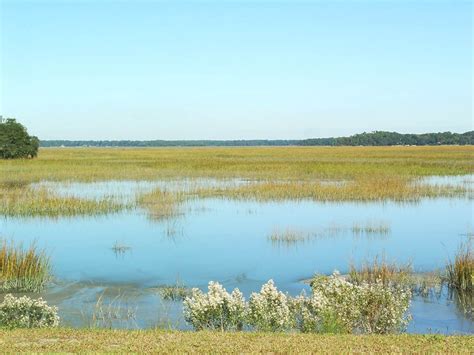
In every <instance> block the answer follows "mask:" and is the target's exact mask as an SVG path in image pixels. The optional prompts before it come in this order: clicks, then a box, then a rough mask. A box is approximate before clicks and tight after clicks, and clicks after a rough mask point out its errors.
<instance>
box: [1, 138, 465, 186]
mask: <svg viewBox="0 0 474 355" xmlns="http://www.w3.org/2000/svg"><path fill="white" fill-rule="evenodd" d="M473 160H474V147H472V146H460V147H456V146H440V147H229V148H225V147H212V148H211V147H203V148H114V149H110V148H68V149H61V148H51V149H48V148H41V149H40V151H39V154H38V158H37V159H30V160H23V159H22V160H2V161H0V171H2V172H3V173H4V174H0V183H1V182H4V181H11V180H12V177H14V178H15V179H14V180H15V181H21V182H38V181H45V180H52V181H104V180H110V179H114V180H156V179H167V178H177V177H189V178H195V177H204V178H209V177H213V178H217V179H221V178H244V179H292V180H293V179H295V180H308V181H309V180H316V179H327V180H341V179H343V180H354V179H356V178H357V177H364V176H373V175H385V176H403V177H417V176H420V177H421V176H429V175H462V174H472V173H473V171H474V166H473Z"/></svg>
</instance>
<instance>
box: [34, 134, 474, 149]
mask: <svg viewBox="0 0 474 355" xmlns="http://www.w3.org/2000/svg"><path fill="white" fill-rule="evenodd" d="M40 145H41V146H42V147H213V146H216V147H236V146H392V145H474V131H469V132H466V133H451V132H441V133H423V134H401V133H397V132H385V131H375V132H370V133H366V132H364V133H360V134H355V135H353V136H349V137H331V138H310V139H303V140H264V139H258V140H169V141H168V140H148V141H136V140H117V141H110V140H100V141H94V140H85V141H84V140H78V141H70V140H46V141H41V142H40Z"/></svg>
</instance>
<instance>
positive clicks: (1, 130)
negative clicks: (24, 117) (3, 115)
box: [0, 118, 39, 159]
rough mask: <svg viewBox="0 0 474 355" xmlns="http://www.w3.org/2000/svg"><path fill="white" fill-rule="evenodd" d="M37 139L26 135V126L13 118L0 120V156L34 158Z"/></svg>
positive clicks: (37, 144) (37, 145)
mask: <svg viewBox="0 0 474 355" xmlns="http://www.w3.org/2000/svg"><path fill="white" fill-rule="evenodd" d="M38 147H39V140H38V138H37V137H34V136H30V135H28V131H27V130H26V128H25V127H24V126H23V125H22V124H20V123H18V122H16V120H14V119H13V118H9V119H7V120H6V121H5V122H1V121H0V158H2V159H17V158H34V157H36V156H37V155H38Z"/></svg>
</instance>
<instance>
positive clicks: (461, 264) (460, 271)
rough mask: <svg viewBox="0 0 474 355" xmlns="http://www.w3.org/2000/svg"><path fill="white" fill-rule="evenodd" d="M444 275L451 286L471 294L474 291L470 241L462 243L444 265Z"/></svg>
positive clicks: (473, 262)
mask: <svg viewBox="0 0 474 355" xmlns="http://www.w3.org/2000/svg"><path fill="white" fill-rule="evenodd" d="M446 277H447V281H448V284H449V286H450V287H451V288H453V289H455V290H457V291H458V292H466V293H470V294H472V293H473V291H474V287H473V285H474V251H473V248H472V241H468V242H465V243H462V244H461V245H460V246H459V249H458V252H457V254H456V255H455V257H454V261H449V262H448V265H447V266H446Z"/></svg>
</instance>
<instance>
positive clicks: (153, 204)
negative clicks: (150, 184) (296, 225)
mask: <svg viewBox="0 0 474 355" xmlns="http://www.w3.org/2000/svg"><path fill="white" fill-rule="evenodd" d="M184 201H185V193H184V191H174V192H170V191H164V190H161V189H159V188H158V189H154V190H153V191H151V192H148V193H144V194H141V195H140V196H139V197H138V199H137V204H138V205H139V206H141V207H143V208H145V209H146V211H147V213H148V216H149V217H150V218H151V219H153V220H155V221H160V220H167V219H173V218H177V217H179V216H180V215H182V214H183V206H182V205H183V203H184Z"/></svg>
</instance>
